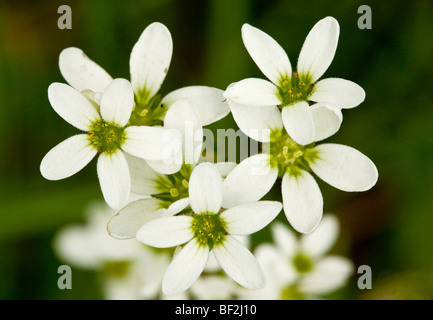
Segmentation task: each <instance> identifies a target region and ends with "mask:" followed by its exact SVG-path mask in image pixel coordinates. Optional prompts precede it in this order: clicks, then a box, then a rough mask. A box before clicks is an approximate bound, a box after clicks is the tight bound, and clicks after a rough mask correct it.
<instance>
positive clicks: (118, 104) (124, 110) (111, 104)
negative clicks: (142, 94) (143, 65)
mask: <svg viewBox="0 0 433 320" xmlns="http://www.w3.org/2000/svg"><path fill="white" fill-rule="evenodd" d="M133 106H134V92H133V91H132V87H131V84H130V83H129V81H128V80H125V79H114V80H113V81H112V82H111V83H110V84H109V85H108V87H107V88H106V89H105V91H104V94H103V96H102V99H101V115H102V118H104V120H105V121H109V122H114V123H115V124H117V125H119V126H121V127H124V126H125V125H126V124H127V123H128V121H129V118H130V117H131V112H132V108H133Z"/></svg>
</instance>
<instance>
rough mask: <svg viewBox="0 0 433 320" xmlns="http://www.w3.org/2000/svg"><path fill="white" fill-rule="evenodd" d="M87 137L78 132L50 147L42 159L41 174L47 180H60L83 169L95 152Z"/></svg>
mask: <svg viewBox="0 0 433 320" xmlns="http://www.w3.org/2000/svg"><path fill="white" fill-rule="evenodd" d="M88 137H89V136H88V135H87V134H78V135H75V136H72V137H70V138H68V139H66V140H64V141H62V142H61V143H59V144H58V145H57V146H55V147H54V148H53V149H51V150H50V151H49V152H48V153H47V154H46V155H45V157H44V158H43V159H42V162H41V166H40V171H41V174H42V176H43V177H44V178H45V179H48V180H60V179H64V178H67V177H70V176H72V175H74V174H75V173H77V172H78V171H80V170H81V169H83V168H84V167H85V166H86V165H87V164H88V163H89V162H90V161H91V160H92V159H93V157H94V156H95V155H96V153H97V150H96V149H95V148H93V147H92V146H90V144H89V140H88Z"/></svg>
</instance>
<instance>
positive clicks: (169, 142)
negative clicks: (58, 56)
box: [40, 79, 181, 209]
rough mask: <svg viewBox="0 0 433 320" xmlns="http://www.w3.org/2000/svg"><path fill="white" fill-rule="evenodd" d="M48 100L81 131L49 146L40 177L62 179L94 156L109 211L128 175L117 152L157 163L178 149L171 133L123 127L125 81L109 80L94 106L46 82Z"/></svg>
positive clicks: (128, 98)
mask: <svg viewBox="0 0 433 320" xmlns="http://www.w3.org/2000/svg"><path fill="white" fill-rule="evenodd" d="M48 98H49V100H50V103H51V106H52V107H53V109H54V110H55V111H56V112H57V113H58V114H59V115H60V116H61V117H62V118H63V119H64V120H65V121H67V122H69V123H70V124H71V125H73V126H74V127H76V128H78V129H80V130H82V131H85V132H86V133H82V134H78V135H75V136H72V137H70V138H69V139H66V140H65V141H63V142H61V143H60V144H58V145H57V146H56V147H54V148H53V149H51V151H49V152H48V153H47V155H46V156H45V157H44V158H43V159H42V162H41V165H40V171H41V173H42V175H43V176H44V177H45V178H46V179H49V180H60V179H64V178H67V177H69V176H72V175H73V174H75V173H76V172H78V171H80V170H81V169H82V168H83V167H84V166H86V165H87V164H88V163H89V162H90V161H91V160H92V159H93V158H94V157H95V156H96V155H97V154H98V163H97V171H98V178H99V182H100V184H101V189H102V193H103V195H104V198H105V200H106V202H107V203H108V204H109V205H110V206H111V207H112V208H114V209H119V208H121V207H123V206H124V205H125V204H126V201H127V199H128V197H129V195H130V174H129V169H128V164H127V162H126V159H125V156H124V154H123V151H126V152H128V153H130V154H132V155H134V156H137V157H140V158H143V159H145V160H148V161H157V160H159V161H163V160H165V159H169V158H171V157H173V153H174V150H178V149H179V144H180V143H181V139H180V137H179V135H178V133H177V132H176V131H173V130H170V129H165V128H161V127H149V126H129V125H128V121H129V118H130V116H131V111H132V108H133V105H134V93H133V91H132V87H131V84H130V83H129V82H128V81H127V80H124V79H115V80H113V81H111V82H110V84H109V85H108V86H107V87H106V88H105V90H104V92H103V94H102V97H101V102H100V108H99V106H98V105H96V104H95V103H93V102H91V101H90V100H88V99H87V98H86V97H85V96H84V95H82V94H81V93H80V92H78V91H77V90H76V89H74V88H72V87H70V86H68V85H65V84H61V83H53V84H51V85H50V87H49V88H48Z"/></svg>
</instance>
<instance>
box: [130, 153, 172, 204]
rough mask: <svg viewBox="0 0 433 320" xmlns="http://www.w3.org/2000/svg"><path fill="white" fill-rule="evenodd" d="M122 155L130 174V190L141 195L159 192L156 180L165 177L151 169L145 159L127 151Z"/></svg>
mask: <svg viewBox="0 0 433 320" xmlns="http://www.w3.org/2000/svg"><path fill="white" fill-rule="evenodd" d="M124 156H125V158H126V161H127V162H128V167H129V173H130V176H131V192H134V193H138V194H141V195H152V194H157V193H160V192H161V190H160V186H159V184H158V183H157V182H156V181H158V180H163V179H166V177H165V176H164V175H161V174H159V173H158V172H156V171H155V170H153V169H152V168H151V167H150V166H149V165H148V164H147V162H146V160H143V159H141V158H137V157H134V156H132V155H130V154H129V153H127V152H125V153H124Z"/></svg>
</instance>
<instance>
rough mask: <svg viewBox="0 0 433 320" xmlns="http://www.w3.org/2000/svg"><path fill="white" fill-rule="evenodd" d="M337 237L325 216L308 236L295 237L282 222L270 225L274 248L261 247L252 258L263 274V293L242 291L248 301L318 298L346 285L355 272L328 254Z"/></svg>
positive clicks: (333, 221) (335, 224)
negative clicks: (255, 259) (264, 285)
mask: <svg viewBox="0 0 433 320" xmlns="http://www.w3.org/2000/svg"><path fill="white" fill-rule="evenodd" d="M338 234H339V223H338V220H337V218H336V217H335V216H334V215H331V214H327V215H325V216H324V217H323V222H322V223H321V224H320V226H319V227H318V228H317V229H316V230H315V231H314V232H313V233H311V234H308V235H302V236H300V237H296V235H295V234H294V233H293V232H291V231H290V230H289V228H287V227H286V226H284V225H283V224H281V223H275V224H274V225H272V235H273V239H274V242H275V245H271V244H261V245H259V246H258V247H257V248H256V250H255V252H254V253H255V255H256V257H257V260H258V261H259V263H260V265H261V266H262V267H263V270H264V272H265V275H266V279H267V283H266V287H265V288H263V289H262V290H257V291H250V292H245V291H244V292H243V294H242V295H241V298H248V299H271V300H277V299H295V300H298V299H318V298H321V296H323V295H326V294H329V293H332V292H334V291H336V290H338V289H340V288H342V287H343V286H344V285H346V284H347V280H348V279H349V277H350V276H351V275H352V274H353V272H354V266H353V263H352V261H350V259H348V258H345V257H342V256H338V255H333V254H332V255H327V252H328V251H329V250H330V249H331V248H332V247H333V245H334V244H335V242H336V240H337V237H338Z"/></svg>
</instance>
